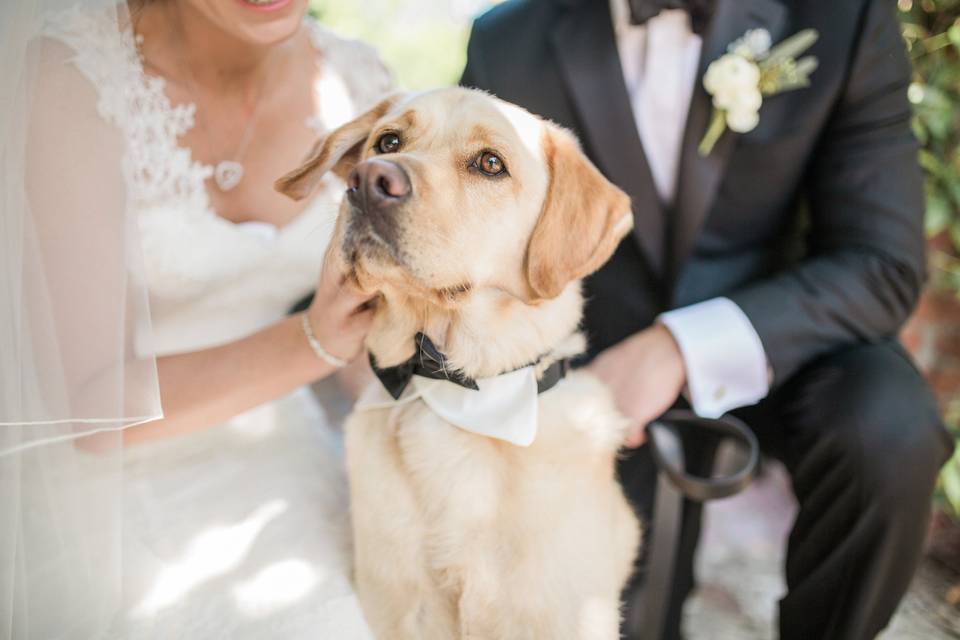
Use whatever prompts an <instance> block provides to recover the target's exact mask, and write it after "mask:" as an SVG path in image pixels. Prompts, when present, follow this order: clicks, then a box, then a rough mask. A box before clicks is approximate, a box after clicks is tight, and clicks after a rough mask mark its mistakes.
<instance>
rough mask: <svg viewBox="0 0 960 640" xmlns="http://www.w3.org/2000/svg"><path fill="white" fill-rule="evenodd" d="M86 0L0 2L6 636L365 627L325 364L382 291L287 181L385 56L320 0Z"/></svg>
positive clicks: (380, 82) (1, 617)
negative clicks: (346, 272) (340, 257)
mask: <svg viewBox="0 0 960 640" xmlns="http://www.w3.org/2000/svg"><path fill="white" fill-rule="evenodd" d="M76 3H77V0H72V1H69V2H68V1H66V0H44V2H41V3H34V2H32V1H31V2H27V1H24V2H19V1H14V2H12V6H11V5H7V6H5V7H4V9H3V10H2V11H3V12H4V13H3V14H2V15H0V23H2V24H3V25H5V26H0V42H3V43H5V44H4V45H3V48H4V50H5V51H6V53H7V55H5V56H4V61H3V62H0V76H2V77H3V80H2V83H3V85H2V88H3V94H0V105H2V106H0V115H2V116H3V118H4V120H3V121H2V122H0V127H2V128H3V129H2V131H0V133H2V134H3V135H2V136H0V138H2V139H3V142H2V143H0V144H2V154H3V155H2V157H0V172H2V174H3V176H2V177H3V184H2V189H3V195H2V199H0V211H2V213H3V216H2V220H0V225H3V226H0V242H3V243H4V245H3V246H2V247H0V253H3V254H4V255H3V258H2V262H0V264H2V265H3V269H4V271H3V272H2V273H0V304H2V305H3V306H2V307H0V353H2V354H3V355H0V376H2V378H0V392H2V395H0V508H2V509H3V512H4V513H3V516H6V515H8V514H10V515H11V517H10V518H3V523H2V524H0V638H7V637H12V638H47V637H63V638H87V637H114V638H164V639H166V638H190V639H202V638H301V637H302V638H308V637H309V638H336V639H338V640H351V639H354V638H367V637H369V634H368V632H367V631H366V626H365V624H364V622H363V619H362V616H361V614H360V612H359V608H358V606H357V604H356V602H355V601H354V598H353V595H352V593H351V590H350V586H349V580H348V576H349V564H348V560H347V559H348V558H349V552H348V549H347V548H346V546H345V544H346V540H347V528H348V523H347V512H346V505H345V498H344V496H345V491H344V479H343V476H342V474H341V469H340V465H341V462H340V456H339V440H338V437H337V434H336V431H335V429H334V428H333V424H332V423H334V422H335V419H333V418H330V417H328V416H327V413H326V411H325V408H324V407H323V406H321V405H320V404H319V403H318V401H317V400H316V396H315V395H314V394H313V393H312V392H311V390H310V388H309V386H308V385H309V384H310V383H312V382H313V381H316V380H318V379H320V378H324V377H326V376H329V375H330V374H332V373H333V372H334V371H335V370H336V369H338V368H339V367H340V365H342V364H343V363H344V362H345V361H349V360H354V359H355V358H356V357H357V355H358V353H359V351H360V349H361V343H362V340H363V337H364V334H365V331H366V329H367V324H368V322H369V315H370V311H369V310H368V309H367V306H366V305H367V303H368V301H367V300H365V299H364V298H363V297H361V296H360V295H359V294H358V293H356V292H354V291H352V290H350V289H349V288H348V287H347V286H346V285H345V284H343V283H342V281H341V275H340V274H341V272H340V269H339V265H338V263H337V259H336V254H335V253H334V252H330V253H329V254H328V255H327V256H326V259H324V254H325V250H326V245H327V243H328V239H329V235H330V232H331V230H332V226H333V220H334V216H335V214H336V210H337V205H338V201H339V198H340V195H341V193H342V190H343V185H342V183H340V182H339V181H338V180H337V179H336V178H330V179H328V182H327V183H326V184H325V185H324V186H323V187H322V188H321V189H319V190H318V193H317V195H316V196H315V197H314V198H313V199H312V200H310V201H308V202H306V203H305V204H302V203H295V202H293V201H290V200H287V199H285V198H283V197H282V196H280V195H278V194H277V193H275V192H274V191H273V190H272V183H273V181H274V179H275V178H277V177H278V176H280V175H282V174H283V173H284V172H286V171H287V170H288V169H289V168H291V167H293V166H296V165H297V164H298V162H299V161H300V159H301V158H302V157H303V156H304V155H305V154H306V153H307V151H308V150H309V147H310V145H311V143H312V142H313V141H314V140H315V139H316V138H317V137H318V136H319V135H322V134H323V133H324V132H325V131H328V130H330V129H332V128H334V127H336V126H338V125H339V124H341V123H343V122H345V121H347V120H349V119H351V118H352V117H353V116H354V115H356V114H357V113H358V112H360V111H362V110H364V109H365V107H367V106H369V105H370V104H372V103H373V102H375V101H376V100H377V99H378V98H379V97H380V96H381V95H382V94H383V93H384V92H386V91H389V90H390V87H391V79H390V76H389V74H388V72H387V71H386V70H385V68H384V66H383V65H382V64H381V63H380V61H379V60H378V58H377V56H376V54H375V53H374V52H373V50H372V49H370V48H369V47H367V46H365V45H362V44H359V43H357V42H353V41H348V40H345V39H343V38H340V37H338V36H336V35H334V34H333V33H330V32H329V31H327V30H326V29H324V28H322V27H321V26H319V25H318V24H316V23H315V22H312V21H311V20H310V19H308V18H305V13H306V9H307V0H130V3H129V5H123V4H121V5H119V6H118V5H115V4H114V3H113V2H105V1H101V2H99V3H95V2H86V3H83V4H82V5H78V4H76ZM14 24H16V25H17V26H16V27H15V26H13V25H14ZM17 44H19V52H17V48H18V47H17ZM11 49H13V50H14V53H12V54H11V51H10V50H11ZM15 65H16V66H15ZM4 249H6V251H5V252H4ZM321 266H322V269H321ZM321 271H322V273H321ZM318 274H321V275H320V276H319V280H318ZM313 290H316V295H315V298H314V300H313V302H312V304H311V305H310V306H309V308H308V309H307V310H306V312H305V313H298V314H292V315H290V314H289V312H290V310H291V308H292V307H293V305H294V304H295V303H296V302H297V301H298V300H300V299H301V298H303V297H304V296H306V295H307V294H309V293H310V292H311V291H313ZM308 334H310V336H311V339H308ZM158 389H159V402H158V398H157V395H158V393H157V390H158ZM160 404H162V418H161V417H160V410H159V405H160ZM328 409H329V407H328ZM121 438H122V442H121Z"/></svg>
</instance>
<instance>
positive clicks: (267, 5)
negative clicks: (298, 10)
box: [237, 0, 293, 11]
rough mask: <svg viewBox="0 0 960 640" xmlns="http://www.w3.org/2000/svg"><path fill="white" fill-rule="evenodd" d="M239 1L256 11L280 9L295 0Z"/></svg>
mask: <svg viewBox="0 0 960 640" xmlns="http://www.w3.org/2000/svg"><path fill="white" fill-rule="evenodd" d="M237 2H239V3H240V4H242V5H243V6H245V7H246V8H247V9H253V10H254V11H279V10H280V9H283V8H284V7H286V6H288V5H289V4H290V3H291V2H293V0H237Z"/></svg>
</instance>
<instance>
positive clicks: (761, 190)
mask: <svg viewBox="0 0 960 640" xmlns="http://www.w3.org/2000/svg"><path fill="white" fill-rule="evenodd" d="M807 28H812V29H815V30H816V31H817V32H818V33H819V36H820V37H819V40H818V41H817V42H816V44H814V45H813V47H811V48H810V50H809V51H808V52H807V53H808V54H810V55H813V56H816V58H817V59H818V60H819V67H818V68H817V69H816V70H815V71H814V72H813V74H812V75H811V78H810V80H811V84H810V86H809V87H807V88H802V89H797V90H794V91H791V92H787V93H782V94H780V95H775V96H767V97H764V102H763V105H762V107H761V109H760V111H759V122H758V123H757V124H756V126H755V128H753V129H752V130H750V131H748V132H745V133H739V134H738V133H734V132H732V131H727V132H725V133H724V134H723V135H722V137H721V138H720V139H719V141H718V142H717V143H716V145H715V146H714V147H713V149H712V151H711V152H710V153H709V155H706V156H702V155H700V154H699V153H698V150H697V147H698V144H699V143H700V141H701V139H702V138H703V136H704V133H705V132H706V131H707V128H708V125H709V120H710V117H711V109H712V105H711V98H710V96H709V95H708V94H707V92H706V91H705V89H704V87H703V83H702V78H703V75H704V72H705V70H706V67H707V65H708V64H709V63H710V62H711V61H713V60H716V59H717V58H718V57H720V56H721V55H723V54H724V53H726V51H727V47H728V45H729V44H730V43H731V42H733V41H734V40H737V39H738V38H740V37H741V36H743V35H744V33H745V32H747V31H748V30H750V29H761V30H765V31H766V32H767V33H768V34H769V39H770V41H772V43H774V44H776V43H777V42H779V41H781V40H783V39H784V38H786V37H789V36H791V35H793V34H794V33H796V32H798V31H800V30H801V29H807ZM756 34H760V37H764V38H765V35H764V33H763V32H762V31H761V32H754V37H757V35H756ZM909 81H910V67H909V64H908V62H907V59H906V57H905V55H904V50H903V44H902V41H901V38H900V33H899V27H898V23H897V18H896V13H895V3H894V2H893V1H892V0H850V1H848V2H836V1H835V0H807V1H805V2H799V1H797V0H686V1H685V0H510V1H509V2H505V3H504V4H502V5H500V6H498V7H496V8H495V9H493V10H491V11H490V12H489V13H487V14H486V15H484V16H483V17H481V18H480V19H478V20H477V21H476V23H475V24H474V27H473V32H472V35H471V38H470V45H469V50H468V61H467V67H466V69H465V71H464V75H463V80H462V82H463V84H465V85H471V86H475V87H479V88H482V89H486V90H489V91H491V92H493V93H495V94H496V95H498V96H499V97H501V98H504V99H506V100H509V101H512V102H516V103H518V104H520V105H523V106H525V107H527V108H528V109H530V110H531V111H533V112H536V113H539V114H541V115H544V116H546V117H548V118H550V119H552V120H554V121H556V122H558V123H560V124H562V125H564V126H566V127H569V128H570V129H572V130H574V131H575V132H576V133H577V134H578V135H579V136H580V138H581V140H582V141H583V144H584V147H585V149H586V150H587V152H588V153H589V154H590V155H591V157H592V159H593V160H594V161H595V163H596V164H597V165H598V167H599V168H600V169H601V170H602V171H603V172H604V173H605V174H606V175H607V176H608V177H609V178H610V179H611V180H613V181H614V182H615V183H617V184H618V185H619V186H620V187H621V188H623V189H624V190H625V191H627V193H629V194H630V196H631V197H632V199H633V207H634V218H635V231H634V234H633V236H632V237H628V238H627V239H625V240H624V242H623V243H622V244H621V245H620V247H619V249H618V250H617V252H616V254H615V255H614V257H613V258H612V259H611V260H610V262H609V263H608V264H607V265H606V266H605V267H604V268H603V269H602V270H601V271H600V272H598V273H597V274H596V275H595V276H594V277H592V278H591V279H590V280H589V281H588V282H587V285H586V297H587V300H588V304H587V308H586V317H585V329H586V331H587V333H588V335H589V339H590V344H591V349H592V351H591V355H592V356H596V357H595V359H594V361H593V363H592V364H591V365H590V366H591V367H592V368H593V370H594V371H595V372H596V373H597V374H598V375H600V376H601V377H602V378H604V379H605V380H606V381H607V382H608V383H609V384H610V385H611V387H612V388H613V390H614V392H615V394H616V396H617V398H618V402H619V404H620V406H621V408H622V409H623V410H624V412H625V413H626V414H627V415H629V416H630V417H631V418H633V419H634V420H635V422H636V424H637V425H644V424H646V423H648V422H649V421H650V420H651V419H653V418H654V417H656V416H657V415H659V414H660V413H661V412H663V411H664V410H665V409H667V408H668V407H669V406H671V405H673V404H674V403H675V402H677V401H678V396H680V395H681V392H683V395H684V396H685V397H686V398H687V399H688V400H689V402H690V403H691V404H692V406H693V407H694V409H695V410H696V411H698V412H699V413H701V414H702V415H708V416H715V415H720V414H722V413H724V412H728V411H731V412H733V413H734V414H735V415H738V416H740V417H742V418H743V419H744V420H745V421H747V422H748V424H750V425H751V427H752V428H753V429H754V430H755V432H756V433H757V435H758V437H759V438H760V440H761V443H762V444H763V445H764V446H765V448H766V450H767V451H768V452H769V453H770V454H772V455H775V456H777V457H779V458H780V459H782V460H783V462H784V463H785V464H786V467H787V469H788V470H789V472H790V475H791V478H792V481H793V489H794V491H795V493H796V497H797V499H798V501H799V504H800V511H799V515H798V517H797V520H796V522H795V524H794V527H793V531H792V532H791V535H790V540H789V548H788V553H787V564H786V580H787V585H788V593H787V595H786V597H784V598H783V600H782V601H781V603H780V637H781V638H784V639H785V640H810V639H811V638H816V639H817V640H831V639H837V640H857V639H861V638H864V639H865V638H873V637H874V636H875V635H876V634H877V633H878V632H879V631H880V630H881V629H882V628H883V627H884V626H885V625H886V624H887V622H888V621H889V619H890V616H891V614H892V613H893V611H894V609H895V608H896V606H897V603H898V602H899V600H900V598H901V596H902V595H903V593H904V591H905V589H906V588H907V585H908V583H909V581H910V577H911V575H912V573H913V571H914V568H915V566H916V564H917V561H918V559H919V555H920V549H921V544H922V540H923V537H924V531H925V529H926V521H927V515H928V505H929V499H930V494H931V491H932V489H933V485H934V480H935V477H936V474H937V470H938V469H939V467H940V465H941V464H942V463H943V462H944V461H945V460H946V459H947V456H948V453H949V451H950V449H951V443H950V441H949V439H948V437H947V435H946V433H945V431H944V430H943V428H942V426H941V422H940V418H939V417H938V412H937V407H936V404H935V402H934V400H933V398H932V396H931V393H930V391H929V389H928V387H927V385H926V384H925V383H924V381H923V379H922V378H921V376H920V375H919V374H918V373H917V370H916V369H915V368H914V366H913V364H912V363H911V361H910V359H909V357H908V356H907V355H906V353H904V351H903V349H902V348H901V346H900V345H899V344H898V342H897V340H896V338H895V336H896V334H897V331H898V329H899V328H900V326H901V324H902V323H903V322H904V320H905V319H906V318H907V316H908V315H909V314H910V312H911V310H912V309H913V306H914V304H915V302H916V300H917V296H918V295H919V293H920V289H921V286H922V284H923V280H924V239H923V234H922V223H921V220H922V215H923V198H922V188H921V174H920V170H919V168H918V166H917V162H916V155H917V147H916V145H915V143H914V140H913V137H912V135H911V132H910V124H909V120H910V108H909V105H908V103H907V99H906V88H907V85H908V83H909ZM641 439H642V431H641V430H640V429H637V430H636V431H635V432H634V434H633V435H632V436H631V440H632V442H633V443H634V444H639V442H640V440H641ZM619 473H620V476H621V479H622V482H623V483H624V486H625V488H626V490H627V493H628V494H629V496H630V497H631V499H632V500H633V502H634V504H635V505H636V507H637V509H638V510H639V511H640V512H641V513H642V514H645V515H646V516H647V517H649V514H650V512H651V501H652V495H653V485H654V481H655V470H654V468H653V465H652V463H651V459H650V455H649V453H648V452H647V448H646V447H641V448H639V449H634V450H633V451H632V453H631V454H630V455H628V456H627V457H625V459H624V460H623V461H622V463H621V466H620V469H619ZM684 515H685V518H684V528H683V532H682V535H681V541H680V547H681V551H680V554H681V559H680V567H679V570H678V571H679V572H678V575H677V576H676V579H675V586H676V589H675V592H674V593H673V597H672V605H671V606H670V609H669V612H668V618H669V621H668V624H667V637H669V638H675V637H678V636H679V626H680V610H681V606H682V603H683V600H684V598H685V597H686V595H687V594H688V593H689V591H690V589H691V588H692V585H693V576H692V558H693V553H694V550H695V546H696V539H697V535H698V532H699V519H700V510H699V508H698V507H697V506H696V505H694V504H690V503H688V504H687V505H686V507H685V510H684ZM641 574H642V571H641ZM640 580H642V575H641V576H640V578H639V579H638V580H636V581H635V582H639V581H640ZM635 587H636V584H634V585H633V586H632V587H631V589H632V588H635ZM628 601H629V597H628Z"/></svg>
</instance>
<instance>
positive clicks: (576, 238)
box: [526, 124, 633, 299]
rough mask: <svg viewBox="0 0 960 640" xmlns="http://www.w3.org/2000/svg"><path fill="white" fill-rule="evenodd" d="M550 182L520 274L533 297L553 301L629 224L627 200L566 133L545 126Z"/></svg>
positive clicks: (606, 254) (597, 262)
mask: <svg viewBox="0 0 960 640" xmlns="http://www.w3.org/2000/svg"><path fill="white" fill-rule="evenodd" d="M543 149H544V156H545V158H546V163H547V168H548V170H549V172H550V182H549V185H548V186H547V195H546V198H545V199H544V203H543V210H542V211H541V212H540V219H539V220H538V221H537V226H536V227H535V228H534V230H533V234H532V235H531V236H530V244H529V245H528V246H527V257H526V275H527V282H528V284H529V286H530V289H531V290H532V292H533V294H534V298H535V299H536V298H539V299H544V298H547V299H549V298H556V297H557V296H558V295H560V293H561V292H562V291H563V289H564V287H566V286H567V284H569V283H570V282H571V281H572V280H576V279H579V278H582V277H584V276H586V275H588V274H590V273H593V272H594V271H596V270H597V269H599V268H600V266H601V265H602V264H603V263H604V262H606V261H607V260H608V259H609V258H610V256H611V255H612V254H613V251H614V249H616V248H617V245H618V244H619V243H620V240H621V239H622V238H623V236H624V235H626V233H627V232H628V231H629V230H630V228H631V227H632V225H633V216H632V215H631V212H630V198H629V197H628V196H627V194H625V193H624V192H623V191H621V190H620V189H618V188H617V187H615V186H614V185H613V184H611V183H610V181H609V180H607V179H606V178H604V177H603V174H601V173H600V171H599V170H598V169H597V168H596V167H595V166H593V163H591V162H590V160H588V159H587V157H586V156H585V155H584V153H583V151H581V150H580V145H579V144H578V143H577V139H576V138H575V137H574V136H573V135H572V134H571V133H569V132H568V131H565V130H563V129H560V128H559V127H557V126H555V125H552V124H546V125H545V127H544V138H543Z"/></svg>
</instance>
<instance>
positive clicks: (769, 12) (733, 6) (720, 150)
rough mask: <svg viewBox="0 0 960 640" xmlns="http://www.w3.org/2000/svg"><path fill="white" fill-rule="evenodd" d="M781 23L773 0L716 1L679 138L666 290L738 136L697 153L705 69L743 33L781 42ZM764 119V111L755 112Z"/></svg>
mask: <svg viewBox="0 0 960 640" xmlns="http://www.w3.org/2000/svg"><path fill="white" fill-rule="evenodd" d="M785 18H786V9H785V7H784V6H783V5H782V4H780V3H779V2H777V0H717V4H716V9H715V11H714V15H713V19H712V20H711V22H710V27H709V29H708V31H707V33H706V36H705V38H704V41H703V48H702V53H701V56H700V64H699V67H698V71H697V79H696V83H697V84H696V87H695V88H694V91H693V97H692V100H691V102H690V113H689V115H688V117H687V127H686V131H685V133H684V138H683V150H682V152H681V159H680V172H679V176H678V180H677V205H676V209H675V212H674V213H675V216H674V218H673V219H672V220H671V224H670V234H669V235H670V251H669V257H668V265H669V266H668V269H667V275H668V286H669V289H670V290H672V289H673V288H674V285H675V284H676V281H677V279H678V277H679V275H680V270H681V269H682V268H683V265H684V264H685V263H686V261H687V259H688V258H689V257H690V253H691V251H692V249H693V246H694V243H695V241H696V238H697V235H698V233H699V231H700V227H701V226H702V225H703V221H704V219H705V218H706V216H707V213H708V212H709V211H710V208H711V206H712V205H713V202H714V200H715V198H716V195H717V189H718V187H719V186H720V181H721V180H722V179H723V174H724V171H725V170H726V167H727V163H728V162H729V160H730V155H731V153H732V152H733V148H734V146H735V143H736V139H737V137H738V135H737V134H736V133H734V132H733V131H729V130H728V131H726V132H725V133H724V134H723V136H721V138H720V140H719V141H717V144H716V145H715V146H714V148H713V150H712V151H711V152H710V155H708V156H707V157H705V158H704V157H701V156H700V154H699V153H698V151H697V147H698V146H699V145H700V140H701V139H702V138H703V135H704V133H705V132H706V131H707V126H708V124H709V120H710V115H711V113H712V110H713V104H712V102H711V98H710V95H709V94H708V93H707V92H706V90H705V89H704V88H703V75H704V73H705V72H706V70H707V66H709V64H710V63H711V62H713V61H714V60H716V59H717V58H719V57H720V56H722V55H723V54H724V53H726V50H727V46H728V45H729V44H730V43H731V42H733V41H734V40H736V39H737V38H739V37H740V36H742V35H743V34H744V32H746V31H747V30H748V29H758V28H764V29H766V30H767V31H769V32H770V36H771V39H772V40H773V42H774V43H776V42H778V41H779V40H780V39H781V37H782V34H781V31H782V29H783V26H784V22H785ZM760 117H761V118H762V117H763V109H762V108H761V110H760Z"/></svg>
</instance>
